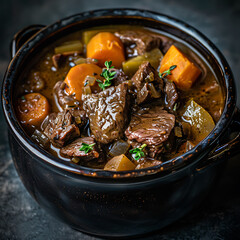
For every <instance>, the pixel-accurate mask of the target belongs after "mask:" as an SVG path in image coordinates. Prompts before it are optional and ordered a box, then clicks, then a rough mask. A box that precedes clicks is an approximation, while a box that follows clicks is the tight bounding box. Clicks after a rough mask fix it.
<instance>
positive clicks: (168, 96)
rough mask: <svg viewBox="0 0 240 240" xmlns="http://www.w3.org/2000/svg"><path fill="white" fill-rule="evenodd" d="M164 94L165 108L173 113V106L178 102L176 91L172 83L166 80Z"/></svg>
mask: <svg viewBox="0 0 240 240" xmlns="http://www.w3.org/2000/svg"><path fill="white" fill-rule="evenodd" d="M164 82H165V86H164V93H165V107H166V108H167V109H168V110H170V111H173V109H174V105H175V104H176V102H177V100H178V91H177V88H176V85H175V83H174V82H170V81H168V80H167V79H165V80H164Z"/></svg>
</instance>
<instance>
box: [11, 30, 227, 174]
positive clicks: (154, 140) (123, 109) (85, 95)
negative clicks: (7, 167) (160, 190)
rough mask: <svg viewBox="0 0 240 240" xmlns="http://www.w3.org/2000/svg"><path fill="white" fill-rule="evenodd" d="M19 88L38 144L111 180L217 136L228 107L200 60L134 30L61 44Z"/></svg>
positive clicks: (21, 108)
mask: <svg viewBox="0 0 240 240" xmlns="http://www.w3.org/2000/svg"><path fill="white" fill-rule="evenodd" d="M19 85H20V86H21V87H19V88H17V90H16V91H17V94H16V96H17V97H16V109H15V110H16V114H17V117H18V119H19V121H20V122H21V124H22V126H23V127H24V129H25V130H26V131H27V133H28V134H29V135H30V136H31V137H32V139H33V141H35V142H37V144H39V145H40V146H41V147H43V148H44V149H46V150H47V151H49V152H50V153H52V154H53V155H55V156H57V157H59V158H62V159H64V160H66V161H72V162H73V163H74V164H79V165H82V166H86V167H90V168H98V169H104V170H106V171H127V170H134V169H142V168H147V167H151V166H155V165H159V164H161V163H162V162H164V161H166V160H169V159H171V158H173V157H176V156H179V155H181V154H183V153H184V152H186V151H189V150H190V149H192V148H193V147H195V146H196V145H197V144H198V143H199V142H200V141H202V140H203V139H204V138H205V137H207V135H208V134H209V133H210V132H211V131H212V129H213V128H214V126H215V124H216V122H217V121H218V120H219V118H220V116H221V113H222V109H223V104H224V96H223V93H222V90H221V87H220V85H219V83H218V81H217V79H216V78H215V75H214V74H213V71H212V70H211V67H210V66H209V65H208V64H207V63H206V62H205V61H204V60H203V59H202V58H201V56H200V55H199V54H198V53H197V52H195V51H194V50H193V49H190V48H189V47H188V46H187V45H184V44H183V43H181V42H179V41H178V40H177V39H172V38H170V37H166V36H164V34H163V33H161V34H160V33H157V32H153V31H150V30H149V29H145V28H140V27H133V26H131V27H129V26H105V27H101V28H93V29H89V30H85V31H79V32H75V33H73V34H70V35H68V36H65V37H63V38H61V39H59V40H57V41H56V42H55V43H53V44H51V45H49V46H48V47H47V48H46V49H45V50H44V51H43V53H42V54H40V56H38V57H37V58H36V59H35V60H34V63H33V64H32V65H31V66H29V69H28V71H25V73H24V75H23V78H22V79H21V80H20V82H19Z"/></svg>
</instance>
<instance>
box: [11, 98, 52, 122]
mask: <svg viewBox="0 0 240 240" xmlns="http://www.w3.org/2000/svg"><path fill="white" fill-rule="evenodd" d="M16 110H17V115H18V118H19V120H20V121H21V123H23V124H26V125H29V124H31V125H35V126H38V125H40V124H41V123H42V121H43V120H44V119H45V117H46V116H47V115H48V114H49V113H50V105H49V102H48V100H47V99H46V98H45V97H44V96H43V95H42V94H40V93H29V94H26V95H24V96H23V97H22V98H20V99H18V101H17V108H16Z"/></svg>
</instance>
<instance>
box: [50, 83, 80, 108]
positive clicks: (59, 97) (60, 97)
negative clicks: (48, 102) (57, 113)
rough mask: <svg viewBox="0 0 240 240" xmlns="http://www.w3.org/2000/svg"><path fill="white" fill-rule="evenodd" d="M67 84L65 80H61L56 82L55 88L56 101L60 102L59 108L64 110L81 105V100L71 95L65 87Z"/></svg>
mask: <svg viewBox="0 0 240 240" xmlns="http://www.w3.org/2000/svg"><path fill="white" fill-rule="evenodd" d="M66 87H67V84H66V83H65V82H64V81H59V82H57V83H56V84H55V86H54V88H53V95H54V98H55V101H56V103H57V104H58V108H59V110H64V109H66V108H68V107H74V106H77V105H79V102H78V101H76V100H75V99H74V98H73V96H69V95H68V94H67V93H66V92H65V89H66Z"/></svg>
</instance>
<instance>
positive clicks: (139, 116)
mask: <svg viewBox="0 0 240 240" xmlns="http://www.w3.org/2000/svg"><path fill="white" fill-rule="evenodd" d="M174 125H175V116H174V115H173V114H170V113H168V112H167V111H165V110H163V109H162V108H161V107H159V106H154V107H151V108H149V109H146V110H145V111H143V110H140V111H138V112H136V113H135V114H133V116H132V119H131V122H130V124H129V127H128V128H127V130H126V131H125V135H126V137H127V138H128V143H129V144H131V145H132V147H133V148H135V147H140V146H141V145H142V144H147V147H146V150H147V151H148V156H150V157H153V158H154V157H156V156H157V155H158V154H159V153H160V152H161V151H162V148H163V144H164V142H166V141H167V140H168V138H169V135H170V133H171V131H172V129H173V127H174Z"/></svg>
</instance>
